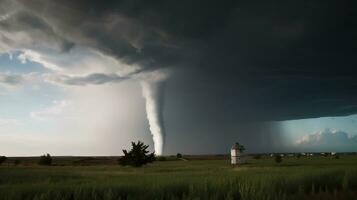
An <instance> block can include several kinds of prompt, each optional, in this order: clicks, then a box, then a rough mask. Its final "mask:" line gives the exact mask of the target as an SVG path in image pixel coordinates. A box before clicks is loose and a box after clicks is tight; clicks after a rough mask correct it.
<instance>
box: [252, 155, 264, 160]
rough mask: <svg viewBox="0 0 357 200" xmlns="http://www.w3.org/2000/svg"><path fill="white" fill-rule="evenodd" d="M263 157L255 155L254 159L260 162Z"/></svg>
mask: <svg viewBox="0 0 357 200" xmlns="http://www.w3.org/2000/svg"><path fill="white" fill-rule="evenodd" d="M261 157H262V156H261V155H254V156H253V158H254V159H256V160H259V159H260V158H261Z"/></svg>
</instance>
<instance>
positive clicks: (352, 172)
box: [0, 156, 357, 200]
mask: <svg viewBox="0 0 357 200" xmlns="http://www.w3.org/2000/svg"><path fill="white" fill-rule="evenodd" d="M55 161H56V158H55ZM356 198H357V156H342V157H340V159H334V158H331V157H316V158H299V159H298V158H286V159H284V161H283V163H282V164H276V163H274V161H273V159H272V158H261V159H258V160H255V159H249V160H248V164H245V165H244V166H240V167H232V166H230V164H229V160H189V161H160V162H155V163H153V164H150V165H147V166H145V167H142V168H132V167H121V166H117V165H113V164H112V165H96V166H93V165H92V166H68V165H65V166H49V167H41V166H36V165H19V166H2V167H0V199H1V200H26V199H28V200H30V199H31V200H32V199H36V200H82V199H83V200H90V199H96V200H106V199H108V200H111V199H116V200H117V199H249V200H250V199H272V200H275V199H324V200H328V199H356Z"/></svg>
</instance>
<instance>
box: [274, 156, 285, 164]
mask: <svg viewBox="0 0 357 200" xmlns="http://www.w3.org/2000/svg"><path fill="white" fill-rule="evenodd" d="M274 160H275V162H276V163H278V164H279V163H281V162H283V157H281V155H276V156H275V158H274Z"/></svg>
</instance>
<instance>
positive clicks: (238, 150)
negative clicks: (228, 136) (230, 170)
mask: <svg viewBox="0 0 357 200" xmlns="http://www.w3.org/2000/svg"><path fill="white" fill-rule="evenodd" d="M242 153H243V152H242V146H241V145H240V144H239V143H235V144H234V145H233V146H232V148H231V164H232V165H237V164H243V163H245V159H244V158H243V157H242Z"/></svg>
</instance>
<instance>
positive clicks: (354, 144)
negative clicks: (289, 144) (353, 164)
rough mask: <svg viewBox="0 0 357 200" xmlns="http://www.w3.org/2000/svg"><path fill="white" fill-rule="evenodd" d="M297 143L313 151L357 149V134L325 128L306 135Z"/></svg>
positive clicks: (300, 146)
mask: <svg viewBox="0 0 357 200" xmlns="http://www.w3.org/2000/svg"><path fill="white" fill-rule="evenodd" d="M295 145H296V146H297V147H298V148H303V149H305V150H313V151H356V150H357V136H350V135H349V134H348V133H346V132H344V131H339V130H332V131H331V130H330V129H325V130H323V131H319V132H316V133H312V134H306V135H304V136H303V137H302V138H300V139H299V140H297V141H296V143H295Z"/></svg>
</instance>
